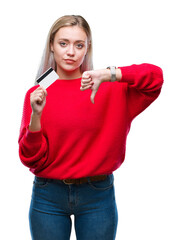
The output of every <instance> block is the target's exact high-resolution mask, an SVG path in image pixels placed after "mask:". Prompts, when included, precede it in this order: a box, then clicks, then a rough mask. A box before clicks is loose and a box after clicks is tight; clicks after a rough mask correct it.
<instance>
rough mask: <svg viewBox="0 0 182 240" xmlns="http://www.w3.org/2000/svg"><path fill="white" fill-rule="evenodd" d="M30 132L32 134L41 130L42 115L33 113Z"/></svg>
mask: <svg viewBox="0 0 182 240" xmlns="http://www.w3.org/2000/svg"><path fill="white" fill-rule="evenodd" d="M29 130H30V131H31V132H37V131H40V130H41V114H36V113H32V115H31V120H30V124H29Z"/></svg>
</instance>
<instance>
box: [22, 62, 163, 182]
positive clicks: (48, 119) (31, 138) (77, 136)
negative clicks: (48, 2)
mask: <svg viewBox="0 0 182 240" xmlns="http://www.w3.org/2000/svg"><path fill="white" fill-rule="evenodd" d="M120 69H121V71H122V79H121V81H120V82H103V83H102V84H101V85H100V87H99V90H98V92H97V94H96V97H95V104H92V103H91V101H90V94H91V89H89V90H86V91H80V86H81V78H78V79H74V80H60V79H58V80H57V81H55V82H54V83H53V84H52V85H51V86H50V87H49V88H48V89H47V92H48V96H47V99H46V105H45V107H44V110H43V113H42V118H41V126H42V129H41V130H40V131H37V132H31V131H29V130H28V125H29V123H30V117H31V111H32V110H31V106H30V93H31V92H32V91H34V90H35V89H36V88H37V87H38V86H34V87H32V88H31V89H29V90H28V92H27V94H26V96H25V102H24V109H23V117H22V123H21V128H20V136H19V155H20V159H21V161H22V163H23V164H24V165H25V166H27V167H29V168H30V171H31V172H32V173H34V174H35V175H36V176H39V177H45V178H53V179H65V178H81V177H86V176H94V175H102V174H110V173H112V172H113V171H114V170H116V169H117V168H119V166H120V165H121V164H122V162H123V161H124V157H125V148H126V138H127V134H128V132H129V129H130V125H131V122H132V120H133V119H134V118H135V117H136V116H137V115H138V114H139V113H141V112H142V111H143V110H144V109H145V108H146V107H148V106H149V105H150V104H151V103H152V102H153V101H154V100H155V99H156V98H157V97H158V95H159V93H160V91H161V87H162V84H163V74H162V70H161V69H160V68H159V67H157V66H154V65H151V64H141V65H131V66H127V67H120Z"/></svg>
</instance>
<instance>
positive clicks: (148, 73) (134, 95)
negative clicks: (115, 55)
mask: <svg viewBox="0 0 182 240" xmlns="http://www.w3.org/2000/svg"><path fill="white" fill-rule="evenodd" d="M120 69H121V72H122V79H121V82H125V83H128V95H127V100H128V110H129V116H130V119H131V120H132V119H133V118H135V117H136V116H137V115H138V114H140V113H141V112H142V111H143V110H145V109H146V108H147V107H148V106H149V105H150V104H151V103H152V102H153V101H154V100H155V99H156V98H157V97H158V96H159V94H160V91H161V88H162V84H163V73H162V69H161V68H160V67H158V66H155V65H152V64H147V63H143V64H140V65H136V64H134V65H131V66H126V67H120Z"/></svg>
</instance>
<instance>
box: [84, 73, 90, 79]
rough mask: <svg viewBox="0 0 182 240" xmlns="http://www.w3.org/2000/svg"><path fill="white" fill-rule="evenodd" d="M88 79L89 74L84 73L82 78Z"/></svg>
mask: <svg viewBox="0 0 182 240" xmlns="http://www.w3.org/2000/svg"><path fill="white" fill-rule="evenodd" d="M89 77H90V74H89V73H88V72H84V73H83V74H82V78H89Z"/></svg>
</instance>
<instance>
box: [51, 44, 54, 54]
mask: <svg viewBox="0 0 182 240" xmlns="http://www.w3.org/2000/svg"><path fill="white" fill-rule="evenodd" d="M51 52H54V48H53V44H52V43H51Z"/></svg>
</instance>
